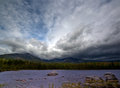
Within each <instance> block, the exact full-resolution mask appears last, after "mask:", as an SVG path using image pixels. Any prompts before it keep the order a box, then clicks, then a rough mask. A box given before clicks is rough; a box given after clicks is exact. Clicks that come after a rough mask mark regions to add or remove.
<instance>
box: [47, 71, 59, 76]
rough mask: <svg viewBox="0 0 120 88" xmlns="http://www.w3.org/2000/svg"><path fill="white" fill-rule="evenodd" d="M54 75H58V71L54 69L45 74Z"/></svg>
mask: <svg viewBox="0 0 120 88" xmlns="http://www.w3.org/2000/svg"><path fill="white" fill-rule="evenodd" d="M56 75H58V73H57V72H56V71H52V72H50V73H48V74H47V76H56Z"/></svg>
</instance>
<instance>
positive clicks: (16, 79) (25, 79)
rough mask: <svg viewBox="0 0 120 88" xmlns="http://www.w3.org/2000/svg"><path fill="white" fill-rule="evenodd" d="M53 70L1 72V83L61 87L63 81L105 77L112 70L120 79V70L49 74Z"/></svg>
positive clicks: (12, 86) (17, 86)
mask: <svg viewBox="0 0 120 88" xmlns="http://www.w3.org/2000/svg"><path fill="white" fill-rule="evenodd" d="M52 71H53V70H20V71H6V72H0V84H5V86H4V87H3V88H49V86H51V85H52V84H54V86H55V88H59V87H60V86H61V84H62V83H63V82H84V80H85V77H86V76H99V77H102V78H103V79H104V77H103V75H104V73H106V72H112V73H114V74H115V75H116V77H117V78H118V79H119V81H120V70H56V72H58V74H59V75H57V76H47V74H48V73H49V72H52Z"/></svg>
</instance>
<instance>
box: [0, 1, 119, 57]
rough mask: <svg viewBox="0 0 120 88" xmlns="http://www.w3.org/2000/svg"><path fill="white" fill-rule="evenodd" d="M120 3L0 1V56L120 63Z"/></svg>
mask: <svg viewBox="0 0 120 88" xmlns="http://www.w3.org/2000/svg"><path fill="white" fill-rule="evenodd" d="M119 4H120V0H87V1H85V0H70V1H69V0H0V54H8V53H23V52H25V53H26V52H27V53H31V54H34V55H36V56H39V57H40V58H44V59H53V58H63V57H76V58H80V59H86V58H87V59H106V58H110V59H113V58H118V59H120V5H119Z"/></svg>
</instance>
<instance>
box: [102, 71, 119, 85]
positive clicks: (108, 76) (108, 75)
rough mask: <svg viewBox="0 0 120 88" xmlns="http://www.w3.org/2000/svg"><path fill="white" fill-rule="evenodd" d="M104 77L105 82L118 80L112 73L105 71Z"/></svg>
mask: <svg viewBox="0 0 120 88" xmlns="http://www.w3.org/2000/svg"><path fill="white" fill-rule="evenodd" d="M104 77H105V79H106V82H117V83H118V82H119V81H118V79H117V77H116V76H115V75H114V74H113V73H110V72H107V73H105V74H104Z"/></svg>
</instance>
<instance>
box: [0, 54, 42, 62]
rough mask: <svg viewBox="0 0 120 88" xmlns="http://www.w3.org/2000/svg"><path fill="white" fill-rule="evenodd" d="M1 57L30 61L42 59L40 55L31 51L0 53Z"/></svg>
mask: <svg viewBox="0 0 120 88" xmlns="http://www.w3.org/2000/svg"><path fill="white" fill-rule="evenodd" d="M0 58H5V59H22V60H30V61H40V58H39V57H36V56H34V55H31V54H29V53H14V54H4V55H0Z"/></svg>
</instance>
